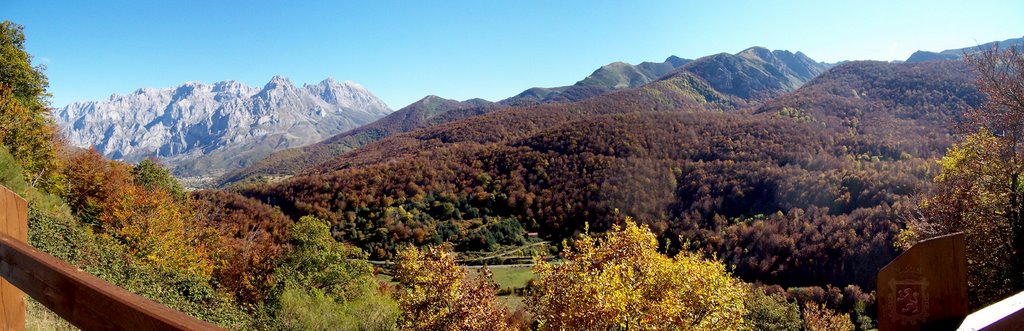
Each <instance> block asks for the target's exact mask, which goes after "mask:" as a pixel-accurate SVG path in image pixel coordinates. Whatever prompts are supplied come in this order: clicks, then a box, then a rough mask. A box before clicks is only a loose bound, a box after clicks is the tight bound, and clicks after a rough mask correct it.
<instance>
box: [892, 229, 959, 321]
mask: <svg viewBox="0 0 1024 331" xmlns="http://www.w3.org/2000/svg"><path fill="white" fill-rule="evenodd" d="M964 245H965V243H964V234H963V233H962V232H957V233H954V234H949V235H945V236H941V237H936V238H932V239H928V240H925V241H922V242H919V243H917V244H915V245H914V246H913V247H911V248H910V249H909V250H907V251H906V252H903V254H900V256H897V257H896V259H894V260H892V262H890V263H889V264H888V265H886V266H885V267H884V268H882V270H881V271H879V272H878V292H877V293H878V330H879V331H890V330H893V331H895V330H900V331H908V330H909V331H913V330H955V329H956V327H957V326H958V325H960V322H962V321H963V318H964V317H965V316H967V258H966V257H965V255H964V254H965V253H964V249H965V246H964Z"/></svg>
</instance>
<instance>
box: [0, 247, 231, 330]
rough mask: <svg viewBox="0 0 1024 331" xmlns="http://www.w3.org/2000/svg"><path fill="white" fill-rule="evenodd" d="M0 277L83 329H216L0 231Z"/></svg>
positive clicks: (214, 326)
mask: <svg viewBox="0 0 1024 331" xmlns="http://www.w3.org/2000/svg"><path fill="white" fill-rule="evenodd" d="M0 275H2V276H3V277H4V278H5V279H7V280H9V281H10V282H11V283H12V284H14V285H16V286H17V287H18V288H20V289H21V290H23V291H25V293H26V294H28V295H29V296H31V297H32V298H34V299H36V300H38V301H39V302H40V303H42V304H43V305H44V306H46V307H47V308H49V309H50V310H52V311H53V312H54V313H56V314H57V315H59V316H60V317H63V318H64V319H66V320H67V321H68V322H71V324H74V325H75V326H77V327H79V328H81V329H83V330H219V329H221V328H219V327H218V326H216V325H213V324H210V323H208V322H204V321H200V320H198V319H196V318H194V317H191V316H188V315H185V314H184V313H181V312H179V311H176V310H174V309H171V308H168V307H166V306H164V305H161V304H159V303H156V302H154V301H151V300H149V299H146V298H143V297H141V296H139V295H136V294H134V293H131V292H128V291H127V290H125V289H122V288H120V287H117V286H114V285H113V284H110V283H107V282H106V281H104V280H102V279H99V278H97V277H96V276H93V275H91V274H89V273H87V272H85V271H82V270H81V269H78V268H75V267H74V266H71V265H69V264H67V263H66V262H64V261H61V260H60V259H57V258H55V257H53V256H50V255H48V254H46V253H43V252H40V251H38V250H36V249H34V248H32V247H30V246H28V245H27V244H25V243H23V242H21V241H19V240H16V239H14V238H12V237H10V236H7V235H3V234H0Z"/></svg>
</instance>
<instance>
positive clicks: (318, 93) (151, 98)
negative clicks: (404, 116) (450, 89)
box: [54, 76, 391, 177]
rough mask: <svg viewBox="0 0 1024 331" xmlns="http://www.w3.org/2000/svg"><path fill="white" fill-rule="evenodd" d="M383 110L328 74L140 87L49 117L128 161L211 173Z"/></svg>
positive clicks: (79, 139) (81, 140) (70, 134)
mask: <svg viewBox="0 0 1024 331" xmlns="http://www.w3.org/2000/svg"><path fill="white" fill-rule="evenodd" d="M389 113H391V109H390V108H388V106H387V105H385V104H384V102H383V101H381V100H380V99H378V98H377V97H376V96H374V95H373V94H372V93H370V91H368V90H366V88H364V87H362V86H360V85H359V84H356V83H353V82H348V81H346V82H337V81H335V80H334V79H331V78H328V79H326V80H324V81H322V82H320V83H318V84H313V85H303V86H302V87H296V86H295V85H293V84H292V83H291V81H289V80H288V79H287V78H284V77H281V76H275V77H273V78H272V79H271V80H270V82H268V83H267V84H266V85H264V86H263V88H255V87H251V86H247V85H245V84H242V83H239V82H236V81H223V82H218V83H214V84H203V83H198V82H189V83H184V84H181V85H179V86H177V87H173V88H162V89H153V88H143V89H139V90H137V91H135V92H134V93H131V94H126V95H112V96H111V97H110V98H109V99H108V100H104V101H89V102H76V103H72V104H70V105H67V106H65V107H63V108H60V109H57V110H56V111H55V113H54V115H55V116H54V117H55V119H56V121H57V122H58V124H59V125H60V127H61V128H62V130H63V133H64V135H65V137H67V139H68V141H69V142H70V143H71V144H72V145H75V146H79V147H90V146H95V148H96V149H97V150H98V151H99V152H101V153H102V154H104V155H105V156H107V157H110V158H112V159H116V160H124V161H128V162H137V161H139V160H142V159H144V158H150V157H154V158H158V159H160V160H161V161H162V162H164V163H166V164H167V165H168V166H170V168H171V169H172V170H173V172H174V174H175V175H177V176H182V177H187V176H216V175H219V174H221V173H223V172H224V171H227V170H230V169H234V168H238V167H242V166H246V165H248V164H250V163H251V162H253V161H256V160H259V159H261V158H263V157H264V156H266V155H267V154H269V153H271V152H273V151H276V150H280V149H285V148H289V147H298V146H304V145H308V144H312V143H316V142H318V141H321V140H323V139H326V138H328V137H331V136H333V135H335V134H338V133H341V132H345V131H348V130H351V129H354V128H357V127H359V126H362V125H365V124H368V123H371V122H373V121H375V120H377V119H379V118H381V117H383V116H385V115H387V114H389Z"/></svg>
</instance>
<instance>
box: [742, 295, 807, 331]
mask: <svg viewBox="0 0 1024 331" xmlns="http://www.w3.org/2000/svg"><path fill="white" fill-rule="evenodd" d="M745 304H746V306H747V315H746V316H745V317H744V318H745V319H746V320H747V321H749V322H750V326H751V329H753V330H755V331H800V330H802V329H803V320H802V319H801V318H800V306H799V305H797V303H796V302H790V301H788V300H786V297H785V296H784V295H782V294H781V293H773V294H771V295H768V294H766V293H764V291H762V290H761V289H758V288H751V289H750V293H749V294H748V296H747V300H746V303H745Z"/></svg>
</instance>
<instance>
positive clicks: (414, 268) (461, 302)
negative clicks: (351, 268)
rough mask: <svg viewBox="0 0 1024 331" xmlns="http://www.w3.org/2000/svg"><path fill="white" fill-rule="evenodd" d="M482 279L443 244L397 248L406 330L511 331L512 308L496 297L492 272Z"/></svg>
mask: <svg viewBox="0 0 1024 331" xmlns="http://www.w3.org/2000/svg"><path fill="white" fill-rule="evenodd" d="M482 274H483V276H482V277H479V278H477V279H470V278H469V277H467V272H466V270H465V269H463V268H461V267H459V266H458V265H457V264H455V258H454V257H452V255H451V254H449V253H448V252H446V251H445V250H444V249H442V248H440V247H431V248H427V249H425V250H420V249H417V248H414V247H408V248H405V249H403V250H401V251H399V252H398V263H397V264H396V265H395V278H396V280H398V283H399V284H400V285H401V286H402V288H403V289H402V290H400V292H399V294H398V304H399V306H400V307H401V310H402V317H401V319H400V321H399V323H400V324H401V325H400V326H401V328H402V329H403V330H452V331H455V330H467V331H472V330H488V331H490V330H493V331H501V330H511V329H512V327H511V326H510V324H509V323H508V321H507V319H506V316H508V309H507V308H506V307H505V306H504V305H501V304H499V303H498V302H497V301H495V298H494V281H493V279H492V278H491V275H490V273H489V272H486V271H485V272H483V273H482Z"/></svg>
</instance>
